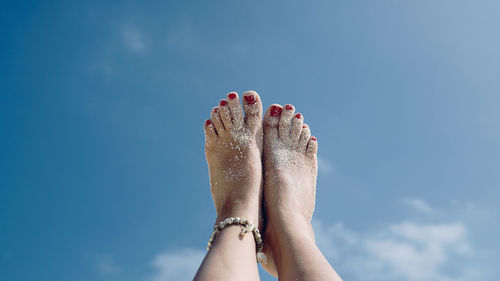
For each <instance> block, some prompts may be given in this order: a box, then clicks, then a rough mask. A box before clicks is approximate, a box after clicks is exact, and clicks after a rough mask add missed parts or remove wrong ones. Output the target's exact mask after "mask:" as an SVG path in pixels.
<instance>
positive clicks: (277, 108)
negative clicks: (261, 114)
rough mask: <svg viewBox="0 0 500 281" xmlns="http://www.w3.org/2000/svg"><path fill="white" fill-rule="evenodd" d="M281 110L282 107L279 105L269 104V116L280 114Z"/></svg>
mask: <svg viewBox="0 0 500 281" xmlns="http://www.w3.org/2000/svg"><path fill="white" fill-rule="evenodd" d="M281 110H283V108H281V106H277V105H273V106H271V112H270V113H271V116H273V117H278V116H280V114H281Z"/></svg>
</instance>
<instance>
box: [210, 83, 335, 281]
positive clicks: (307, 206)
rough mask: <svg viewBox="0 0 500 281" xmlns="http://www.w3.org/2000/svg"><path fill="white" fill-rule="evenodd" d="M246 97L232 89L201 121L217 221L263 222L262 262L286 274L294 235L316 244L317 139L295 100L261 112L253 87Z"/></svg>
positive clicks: (259, 224) (257, 96)
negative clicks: (312, 222)
mask: <svg viewBox="0 0 500 281" xmlns="http://www.w3.org/2000/svg"><path fill="white" fill-rule="evenodd" d="M241 100H242V101H241V104H242V105H243V108H242V106H241V104H240V98H239V96H238V94H236V93H234V92H231V93H229V94H227V98H226V99H223V100H221V101H220V102H219V105H218V106H217V107H215V108H213V109H212V112H211V118H210V119H208V120H207V121H206V122H205V126H204V129H205V140H206V141H205V152H206V158H207V162H208V167H209V173H210V186H211V191H212V197H213V200H214V204H215V208H216V211H217V221H216V223H218V222H220V221H222V220H224V219H225V218H227V217H242V218H246V219H248V220H250V221H252V222H253V223H254V224H256V225H258V227H259V229H260V230H261V232H263V234H264V245H265V246H264V253H265V254H266V255H267V263H264V264H263V266H264V268H265V269H266V270H267V271H268V272H269V273H271V274H273V275H275V276H278V275H279V277H280V279H281V277H282V276H284V274H283V273H282V271H283V270H284V269H285V268H286V267H287V265H286V264H284V260H286V259H287V258H286V256H287V255H288V254H289V253H290V249H291V248H293V247H294V245H295V244H296V243H295V242H294V241H293V237H297V239H299V238H300V240H301V241H302V242H303V241H308V243H309V242H310V243H312V244H314V233H313V231H312V227H311V218H312V214H313V211H314V206H315V188H316V175H317V158H316V154H317V147H318V144H317V142H316V138H315V137H312V136H311V133H310V130H309V126H307V125H306V124H304V119H303V116H302V115H301V114H300V113H295V108H294V107H293V106H292V105H285V106H284V108H283V107H282V106H280V105H277V104H273V105H271V106H270V107H269V108H268V109H267V111H266V113H265V115H264V118H263V119H262V112H263V110H262V102H261V99H260V97H259V95H258V94H257V93H256V92H253V91H249V92H245V93H244V94H243V95H242V99H241ZM302 242H300V243H302ZM215 243H217V241H216V242H215ZM291 243H293V244H294V245H291ZM300 243H299V244H300ZM310 243H309V244H310ZM282 261H283V262H282ZM234 280H236V279H234ZM332 280H337V279H332Z"/></svg>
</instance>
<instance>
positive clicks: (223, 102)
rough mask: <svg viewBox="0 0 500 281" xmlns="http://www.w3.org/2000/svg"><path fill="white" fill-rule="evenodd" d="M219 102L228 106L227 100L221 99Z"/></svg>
mask: <svg viewBox="0 0 500 281" xmlns="http://www.w3.org/2000/svg"><path fill="white" fill-rule="evenodd" d="M219 104H220V105H221V106H226V105H227V100H221V101H220V102H219Z"/></svg>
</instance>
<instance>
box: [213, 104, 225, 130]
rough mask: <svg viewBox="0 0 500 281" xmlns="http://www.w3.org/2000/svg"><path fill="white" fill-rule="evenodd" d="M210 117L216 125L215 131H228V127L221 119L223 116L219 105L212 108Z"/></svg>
mask: <svg viewBox="0 0 500 281" xmlns="http://www.w3.org/2000/svg"><path fill="white" fill-rule="evenodd" d="M210 118H212V123H213V125H214V127H215V131H216V132H217V135H220V134H223V133H224V132H225V131H226V129H224V125H223V124H222V120H221V117H220V114H219V108H218V107H214V108H212V112H211V114H210Z"/></svg>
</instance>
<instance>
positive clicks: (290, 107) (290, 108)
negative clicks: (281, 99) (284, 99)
mask: <svg viewBox="0 0 500 281" xmlns="http://www.w3.org/2000/svg"><path fill="white" fill-rule="evenodd" d="M285 108H286V110H292V109H293V105H291V104H287V105H285Z"/></svg>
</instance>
